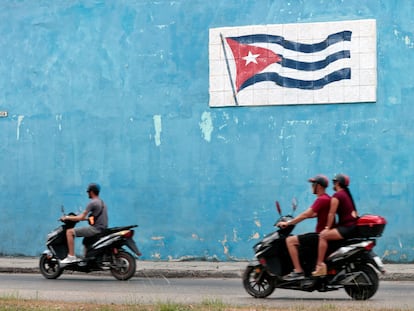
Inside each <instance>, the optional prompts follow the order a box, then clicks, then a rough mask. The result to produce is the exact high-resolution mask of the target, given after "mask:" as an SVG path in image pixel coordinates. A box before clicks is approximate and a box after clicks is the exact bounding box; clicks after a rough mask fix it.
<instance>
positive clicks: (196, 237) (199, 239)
mask: <svg viewBox="0 0 414 311" xmlns="http://www.w3.org/2000/svg"><path fill="white" fill-rule="evenodd" d="M191 238H193V239H194V240H198V241H204V239H203V238H200V237H199V236H198V235H197V234H195V233H193V234H192V235H191Z"/></svg>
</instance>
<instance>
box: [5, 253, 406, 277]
mask: <svg viewBox="0 0 414 311" xmlns="http://www.w3.org/2000/svg"><path fill="white" fill-rule="evenodd" d="M247 263H248V262H247V261H228V262H223V261H221V262H214V261H140V260H137V273H136V276H137V277H166V278H178V277H198V278H207V277H216V278H240V277H241V276H242V274H243V271H244V269H245V268H246V266H247ZM385 270H386V273H385V274H383V275H380V279H382V280H398V281H401V280H410V281H414V264H386V265H385ZM0 272H1V273H40V271H39V258H38V257H0ZM78 273H80V272H78Z"/></svg>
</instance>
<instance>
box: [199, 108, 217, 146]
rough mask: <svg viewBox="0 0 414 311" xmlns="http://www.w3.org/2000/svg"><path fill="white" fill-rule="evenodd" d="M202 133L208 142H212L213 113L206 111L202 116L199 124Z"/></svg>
mask: <svg viewBox="0 0 414 311" xmlns="http://www.w3.org/2000/svg"><path fill="white" fill-rule="evenodd" d="M199 125H200V129H201V132H202V133H203V137H204V139H205V140H206V141H208V142H210V141H211V133H213V130H214V127H213V121H212V119H211V113H210V112H207V111H204V112H203V114H202V115H201V122H200V123H199Z"/></svg>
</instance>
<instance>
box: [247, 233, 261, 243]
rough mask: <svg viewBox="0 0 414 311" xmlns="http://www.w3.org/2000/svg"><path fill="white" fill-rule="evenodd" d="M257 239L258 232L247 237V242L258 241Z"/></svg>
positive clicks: (258, 236)
mask: <svg viewBox="0 0 414 311" xmlns="http://www.w3.org/2000/svg"><path fill="white" fill-rule="evenodd" d="M259 238H260V234H259V232H255V233H253V234H252V235H251V236H250V237H249V241H250V240H258V239H259Z"/></svg>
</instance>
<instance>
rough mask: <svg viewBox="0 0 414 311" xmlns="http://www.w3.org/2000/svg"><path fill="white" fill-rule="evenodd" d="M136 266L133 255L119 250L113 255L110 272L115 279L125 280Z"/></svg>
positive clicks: (133, 271)
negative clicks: (113, 259)
mask: <svg viewBox="0 0 414 311" xmlns="http://www.w3.org/2000/svg"><path fill="white" fill-rule="evenodd" d="M136 268H137V264H136V262H135V258H134V256H132V255H131V254H130V253H128V252H124V251H120V252H118V254H116V255H115V261H114V262H113V264H112V267H111V273H112V275H113V276H114V277H115V278H116V279H117V280H120V281H126V280H129V279H130V278H132V277H133V276H134V274H135V271H136Z"/></svg>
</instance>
